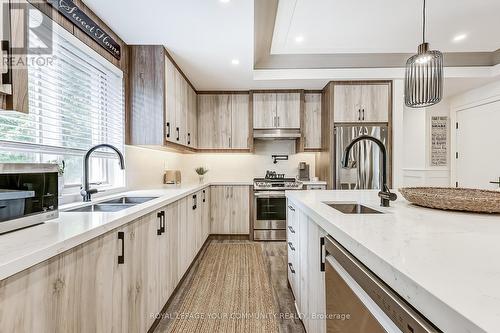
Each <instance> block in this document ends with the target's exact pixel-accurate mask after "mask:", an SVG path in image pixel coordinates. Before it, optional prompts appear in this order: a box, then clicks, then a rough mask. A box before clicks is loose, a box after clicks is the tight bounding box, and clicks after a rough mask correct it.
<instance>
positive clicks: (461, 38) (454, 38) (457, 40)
mask: <svg viewBox="0 0 500 333" xmlns="http://www.w3.org/2000/svg"><path fill="white" fill-rule="evenodd" d="M466 38H467V34H459V35H456V36H455V37H453V41H454V42H455V43H456V42H461V41H463V40H464V39H466Z"/></svg>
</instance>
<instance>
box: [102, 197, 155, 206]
mask: <svg viewBox="0 0 500 333" xmlns="http://www.w3.org/2000/svg"><path fill="white" fill-rule="evenodd" d="M156 198H157V197H121V198H116V199H113V200H108V201H104V202H101V203H99V204H120V205H125V204H133V205H138V204H141V203H145V202H148V201H150V200H153V199H156Z"/></svg>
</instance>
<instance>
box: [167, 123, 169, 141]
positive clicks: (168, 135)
mask: <svg viewBox="0 0 500 333" xmlns="http://www.w3.org/2000/svg"><path fill="white" fill-rule="evenodd" d="M167 138H170V123H169V122H167Z"/></svg>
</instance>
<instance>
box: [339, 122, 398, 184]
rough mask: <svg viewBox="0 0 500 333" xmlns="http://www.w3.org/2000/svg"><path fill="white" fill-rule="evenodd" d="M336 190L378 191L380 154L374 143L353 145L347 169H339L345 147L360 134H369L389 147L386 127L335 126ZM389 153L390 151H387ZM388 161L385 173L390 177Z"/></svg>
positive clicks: (365, 141)
mask: <svg viewBox="0 0 500 333" xmlns="http://www.w3.org/2000/svg"><path fill="white" fill-rule="evenodd" d="M334 131H335V154H334V156H335V163H334V165H335V168H336V170H335V188H336V189H338V190H364V189H380V182H381V178H382V155H381V152H380V148H379V147H378V146H377V145H376V144H375V143H373V142H371V141H368V140H364V141H360V142H358V143H357V144H355V145H354V147H353V149H352V150H351V153H350V155H349V166H348V167H347V168H344V167H342V163H341V161H342V158H343V154H344V150H345V147H346V146H347V145H349V143H351V141H352V140H353V139H355V138H357V137H358V136H361V135H370V136H373V137H375V138H377V139H379V140H380V141H382V142H383V143H384V145H385V147H386V148H388V128H387V126H385V125H380V126H378V125H377V126H373V125H369V126H363V125H336V126H335V129H334ZM388 154H390V151H389V150H388ZM390 161H391V158H390V157H389V156H387V174H388V175H390V174H391V173H390Z"/></svg>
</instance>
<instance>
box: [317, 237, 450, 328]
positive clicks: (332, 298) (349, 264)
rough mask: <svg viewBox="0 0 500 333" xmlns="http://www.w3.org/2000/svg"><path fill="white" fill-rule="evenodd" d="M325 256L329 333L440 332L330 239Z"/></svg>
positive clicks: (327, 242)
mask: <svg viewBox="0 0 500 333" xmlns="http://www.w3.org/2000/svg"><path fill="white" fill-rule="evenodd" d="M325 252H326V259H325V286H326V289H325V292H326V312H327V316H328V317H327V320H326V326H327V332H342V333H388V332H390V333H400V332H412V333H438V332H441V331H440V330H439V329H437V328H436V327H434V326H433V325H432V324H431V323H430V322H429V321H428V320H427V319H426V318H424V317H423V316H422V315H420V314H419V313H418V312H417V311H415V310H414V309H413V308H412V307H411V306H410V305H409V304H407V303H406V302H405V300H404V299H402V298H401V296H399V295H398V294H397V293H395V292H394V291H393V290H392V289H391V288H390V287H389V286H387V285H386V284H385V283H384V282H383V281H382V280H380V279H379V278H378V277H377V276H376V275H375V274H373V273H372V272H371V271H370V270H369V269H368V268H367V267H365V266H364V265H363V264H362V263H361V262H360V261H359V260H357V259H356V258H355V257H354V256H353V255H352V254H351V253H349V252H348V251H347V250H346V249H344V248H343V247H342V246H341V245H340V244H339V243H338V242H337V241H335V240H334V239H333V238H331V237H330V236H327V237H325Z"/></svg>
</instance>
